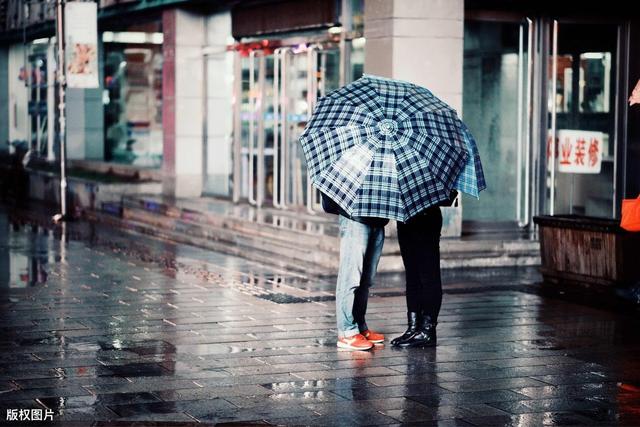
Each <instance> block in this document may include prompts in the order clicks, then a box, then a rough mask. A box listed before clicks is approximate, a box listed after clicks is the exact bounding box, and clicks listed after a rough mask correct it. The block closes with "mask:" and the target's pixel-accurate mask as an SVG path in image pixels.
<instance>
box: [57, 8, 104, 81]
mask: <svg viewBox="0 0 640 427" xmlns="http://www.w3.org/2000/svg"><path fill="white" fill-rule="evenodd" d="M64 13H65V26H64V33H65V38H64V39H65V40H64V42H65V47H66V55H65V63H66V70H65V71H66V74H67V86H68V87H72V88H97V87H98V18H97V17H98V15H97V13H98V12H97V4H96V3H95V2H78V1H70V2H67V3H66V5H65V7H64Z"/></svg>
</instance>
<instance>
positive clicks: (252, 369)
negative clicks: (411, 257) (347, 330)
mask: <svg viewBox="0 0 640 427" xmlns="http://www.w3.org/2000/svg"><path fill="white" fill-rule="evenodd" d="M25 216H26V215H25V214H24V213H17V214H14V213H9V214H7V211H5V210H2V209H1V208H0V301H1V302H0V304H1V306H2V311H1V312H0V316H1V326H0V331H1V332H0V416H1V417H2V418H0V424H3V423H7V425H17V424H19V422H11V421H6V419H5V414H6V413H7V410H11V409H16V410H20V409H23V410H30V411H33V410H42V411H52V412H47V413H49V414H52V415H53V419H54V421H58V422H65V423H66V422H71V421H76V422H78V423H80V424H79V425H87V424H90V422H95V424H96V425H110V424H111V423H113V422H115V421H119V422H121V423H122V425H126V424H131V423H133V424H135V422H145V421H157V422H168V423H180V422H184V423H197V422H200V423H245V424H246V423H255V424H283V425H389V424H394V425H395V424H403V423H406V424H411V423H415V424H417V425H443V426H468V425H518V426H529V425H531V426H538V425H640V352H638V350H640V328H639V326H640V321H639V320H638V317H637V314H634V313H632V312H626V313H620V314H618V313H616V312H614V311H612V310H610V309H606V310H605V309H602V308H598V307H594V306H593V305H591V306H589V305H582V304H576V303H572V302H569V301H567V300H566V298H565V299H562V298H556V297H550V296H545V295H546V294H545V293H542V292H540V291H539V284H538V283H537V282H538V281H539V276H538V274H537V272H535V270H531V269H528V270H495V271H490V270H481V271H480V270H473V271H467V272H460V271H448V272H446V274H445V298H444V304H443V308H442V312H441V317H440V319H439V321H440V324H439V326H438V335H439V345H438V346H437V347H436V348H432V349H411V350H396V349H393V348H391V347H390V346H388V345H387V346H378V347H376V348H375V349H374V350H373V351H370V352H345V351H339V350H337V349H336V347H335V334H336V331H335V325H334V321H335V317H334V312H333V310H334V301H333V298H332V293H331V289H332V286H333V281H332V279H330V278H315V277H307V276H305V275H303V274H293V273H291V272H287V271H281V270H278V269H275V268H273V267H267V266H264V265H260V264H257V263H254V262H251V261H247V260H244V259H242V258H237V257H232V256H228V255H222V254H218V253H214V252H210V251H203V250H200V249H197V248H193V247H187V246H181V245H175V244H172V243H169V242H164V241H157V240H153V239H151V238H149V237H145V236H139V235H134V234H127V233H125V232H123V231H115V230H110V229H108V228H101V227H99V226H93V225H89V224H86V223H75V224H73V223H72V224H69V225H67V226H66V227H65V229H64V230H62V229H61V228H60V227H57V228H50V227H49V226H47V227H43V226H42V225H44V224H45V222H44V221H42V220H41V221H40V222H41V224H40V225H38V217H37V216H35V217H34V218H32V220H33V223H32V221H31V220H30V221H24V218H25ZM20 222H22V223H20ZM379 282H380V283H379V284H377V285H376V289H375V293H374V295H373V296H372V298H371V300H370V304H369V315H368V323H369V324H370V325H371V326H372V327H373V328H375V329H377V330H380V331H381V332H384V333H386V334H387V335H388V336H389V337H393V336H395V335H397V334H399V333H401V332H402V331H403V330H404V322H405V315H406V313H405V303H404V297H403V296H402V293H401V292H402V277H401V276H398V275H384V276H381V277H380V280H379ZM32 413H33V412H32Z"/></svg>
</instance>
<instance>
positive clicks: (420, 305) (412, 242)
mask: <svg viewBox="0 0 640 427" xmlns="http://www.w3.org/2000/svg"><path fill="white" fill-rule="evenodd" d="M441 230H442V213H441V212H440V208H439V207H437V206H436V207H432V208H429V209H427V210H426V211H425V212H424V213H422V214H420V215H418V216H416V217H414V218H411V219H410V220H409V221H407V222H406V223H401V222H398V242H399V243H400V253H401V254H402V262H403V263H404V268H405V271H406V275H407V310H408V311H411V312H416V313H419V312H422V313H424V314H425V315H427V316H429V317H431V319H432V320H433V321H434V322H435V321H437V319H438V313H440V306H441V305H442V281H441V279H440V232H441Z"/></svg>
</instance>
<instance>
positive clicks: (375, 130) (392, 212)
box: [300, 75, 485, 222]
mask: <svg viewBox="0 0 640 427" xmlns="http://www.w3.org/2000/svg"><path fill="white" fill-rule="evenodd" d="M300 142H301V144H302V148H303V150H304V154H305V158H306V162H307V167H308V169H309V176H310V178H311V180H312V182H313V184H314V186H315V187H317V188H318V189H319V190H320V191H322V192H323V193H324V194H326V195H327V196H328V197H330V198H331V199H333V200H334V201H335V202H336V203H337V204H338V205H340V207H341V208H342V209H344V210H345V211H346V212H347V213H348V214H350V215H351V216H354V217H377V218H389V219H395V220H398V221H403V222H404V221H407V220H408V219H409V218H411V217H412V216H415V215H417V214H418V213H420V212H421V211H423V210H424V209H426V208H428V207H430V206H433V205H435V204H438V203H439V202H442V201H444V200H448V198H449V194H450V191H451V190H452V189H454V188H455V189H458V190H460V191H463V192H465V193H468V194H472V195H474V196H478V193H479V192H480V190H482V189H484V188H485V183H484V176H483V174H482V166H481V164H480V157H479V156H478V149H477V147H476V143H475V140H474V139H473V136H472V135H471V132H469V129H468V128H467V127H466V126H465V125H464V123H462V121H460V119H459V118H458V116H457V114H456V112H455V111H454V110H453V109H452V108H451V107H449V106H448V105H447V104H445V103H444V102H442V101H441V100H440V99H438V98H436V97H435V96H434V95H433V94H432V93H431V92H430V91H428V90H427V89H425V88H422V87H419V86H416V85H414V84H412V83H408V82H403V81H398V80H391V79H385V78H381V77H376V76H370V75H365V76H364V77H362V78H360V79H358V80H356V81H355V82H353V83H351V84H349V85H347V86H344V87H342V88H340V89H338V90H336V91H333V92H332V93H330V94H329V95H327V96H326V97H324V98H322V99H321V100H320V101H319V102H318V104H317V105H316V108H315V111H314V113H313V115H312V117H311V119H310V120H309V122H308V123H307V126H306V128H305V130H304V132H303V133H302V135H301V137H300Z"/></svg>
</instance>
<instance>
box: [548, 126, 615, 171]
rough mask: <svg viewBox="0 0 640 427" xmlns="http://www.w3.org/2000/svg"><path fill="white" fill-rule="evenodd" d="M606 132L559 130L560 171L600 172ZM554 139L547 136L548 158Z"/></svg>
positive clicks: (557, 146)
mask: <svg viewBox="0 0 640 427" xmlns="http://www.w3.org/2000/svg"><path fill="white" fill-rule="evenodd" d="M603 141H604V134H603V133H602V132H591V131H583V130H564V129H562V130H559V131H558V133H557V135H556V162H557V167H558V171H559V172H564V173H594V174H596V173H600V168H601V166H602V150H603ZM551 149H552V140H551V135H549V137H548V138H547V160H550V159H551Z"/></svg>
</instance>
